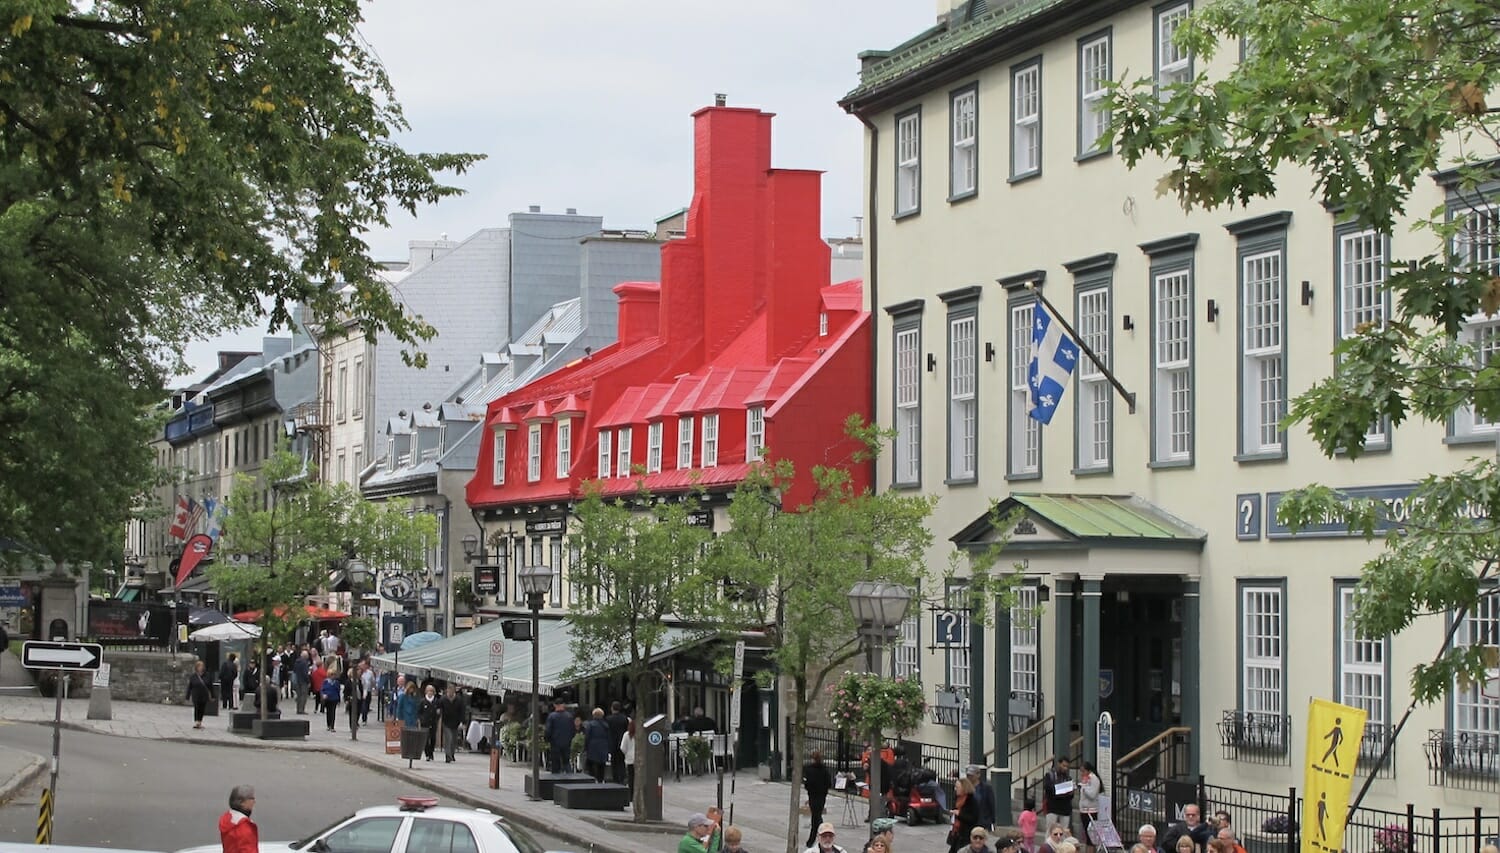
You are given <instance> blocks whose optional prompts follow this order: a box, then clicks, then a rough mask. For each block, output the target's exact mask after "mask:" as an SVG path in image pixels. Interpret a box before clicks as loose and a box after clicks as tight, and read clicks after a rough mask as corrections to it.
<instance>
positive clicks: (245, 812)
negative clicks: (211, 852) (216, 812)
mask: <svg viewBox="0 0 1500 853" xmlns="http://www.w3.org/2000/svg"><path fill="white" fill-rule="evenodd" d="M254 810H255V789H254V788H252V787H250V786H249V785H235V786H234V787H233V788H232V789H230V791H229V811H227V812H224V814H222V815H220V816H219V843H220V845H222V846H223V848H224V853H259V851H260V829H259V828H258V827H257V826H256V825H255V821H253V820H251V819H250V813H251V812H252V811H254Z"/></svg>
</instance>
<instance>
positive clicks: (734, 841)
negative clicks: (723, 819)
mask: <svg viewBox="0 0 1500 853" xmlns="http://www.w3.org/2000/svg"><path fill="white" fill-rule="evenodd" d="M744 837H745V834H744V833H743V832H740V828H739V827H737V826H734V825H730V826H726V827H724V853H747V851H746V850H745V848H744V847H743V846H742V845H741V844H740V842H741V841H743V840H744Z"/></svg>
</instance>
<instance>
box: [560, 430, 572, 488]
mask: <svg viewBox="0 0 1500 853" xmlns="http://www.w3.org/2000/svg"><path fill="white" fill-rule="evenodd" d="M572 468H573V419H572V418H558V419H557V479H559V480H566V479H568V475H569V473H571V471H572Z"/></svg>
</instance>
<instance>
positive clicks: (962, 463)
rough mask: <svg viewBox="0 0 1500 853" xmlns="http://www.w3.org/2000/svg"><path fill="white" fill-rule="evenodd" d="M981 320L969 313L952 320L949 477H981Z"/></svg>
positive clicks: (956, 478)
mask: <svg viewBox="0 0 1500 853" xmlns="http://www.w3.org/2000/svg"><path fill="white" fill-rule="evenodd" d="M978 361H979V317H978V315H977V314H976V313H974V312H971V311H967V310H966V311H965V313H962V314H957V315H954V316H950V317H949V318H948V477H949V479H951V480H972V479H974V478H975V477H976V476H977V475H978V464H979V461H978V444H979V425H978V422H979V402H978V397H977V386H978V373H979V365H978Z"/></svg>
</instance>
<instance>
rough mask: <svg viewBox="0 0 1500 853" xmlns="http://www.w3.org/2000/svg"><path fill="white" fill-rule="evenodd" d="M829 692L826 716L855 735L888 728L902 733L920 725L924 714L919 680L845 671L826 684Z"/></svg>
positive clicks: (924, 707)
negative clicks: (833, 681) (837, 678)
mask: <svg viewBox="0 0 1500 853" xmlns="http://www.w3.org/2000/svg"><path fill="white" fill-rule="evenodd" d="M828 693H829V703H828V719H829V720H831V721H833V724H834V725H835V726H837V727H838V728H839V729H840V730H841V731H845V732H851V731H852V732H854V733H855V735H856V736H862V735H863V734H864V733H865V732H881V731H886V730H888V729H889V730H892V731H894V732H896V734H898V735H904V734H906V733H907V732H909V731H911V730H913V729H915V728H916V727H917V726H919V725H921V724H922V717H923V715H925V714H926V713H927V697H925V696H924V695H922V683H921V682H920V681H910V680H907V679H905V678H894V679H888V678H882V677H880V676H878V675H872V674H870V673H867V672H846V673H844V674H843V676H842V677H841V678H839V680H838V681H837V682H835V683H833V684H830V685H828Z"/></svg>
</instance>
